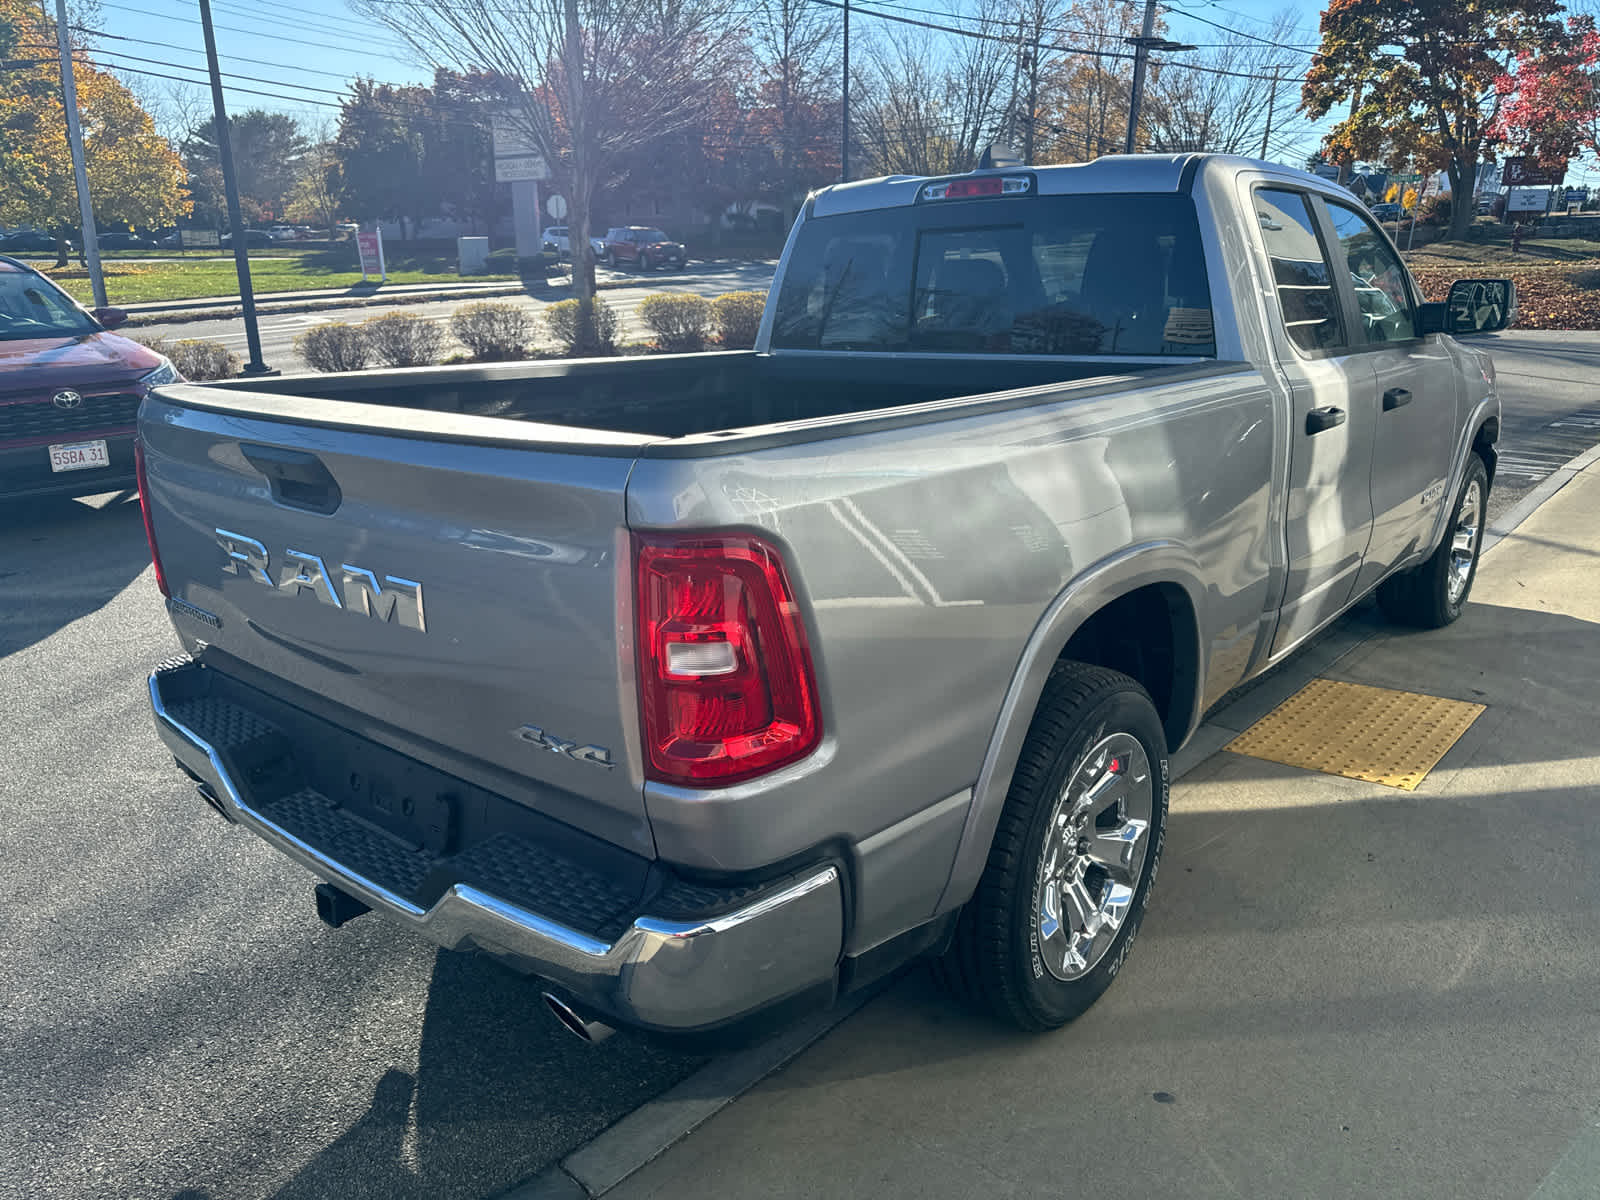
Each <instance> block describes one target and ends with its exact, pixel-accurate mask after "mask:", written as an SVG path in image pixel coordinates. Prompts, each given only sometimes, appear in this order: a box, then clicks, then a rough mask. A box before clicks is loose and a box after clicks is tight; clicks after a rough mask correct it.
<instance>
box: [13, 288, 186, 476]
mask: <svg viewBox="0 0 1600 1200" xmlns="http://www.w3.org/2000/svg"><path fill="white" fill-rule="evenodd" d="M125 320H127V314H126V313H124V312H123V311H122V310H121V309H119V308H97V309H95V310H94V311H93V312H90V311H88V310H86V309H84V308H83V307H81V306H80V305H79V304H78V303H77V301H75V300H73V299H72V297H71V296H69V295H67V294H66V293H65V292H64V291H62V290H61V289H60V288H58V287H57V286H56V285H55V284H54V283H52V282H51V281H50V280H49V279H47V278H46V277H45V276H43V275H41V274H40V273H39V272H38V271H35V270H34V269H33V268H32V267H30V266H28V265H27V264H26V263H23V262H19V261H18V260H17V259H14V258H6V257H4V256H0V501H4V500H11V499H16V498H18V497H24V496H45V495H63V496H86V495H91V494H93V493H96V492H110V491H117V490H119V489H122V488H129V487H133V486H134V482H135V470H134V455H133V424H134V416H135V414H136V413H137V412H138V410H139V402H140V401H141V400H143V399H144V397H145V394H146V393H147V392H149V390H150V389H151V388H153V387H158V386H160V385H161V384H163V383H175V382H177V381H178V379H179V378H180V377H179V375H178V372H177V371H176V370H175V369H174V368H173V365H172V364H171V363H170V362H168V361H167V359H166V358H164V357H162V356H161V355H159V354H157V353H156V352H155V351H154V350H151V349H149V348H147V347H145V346H141V345H140V344H139V343H138V342H134V341H130V340H129V339H127V338H125V337H119V336H118V335H117V334H114V333H112V332H110V331H111V330H112V329H114V328H116V327H117V326H118V325H120V324H122V322H123V321H125Z"/></svg>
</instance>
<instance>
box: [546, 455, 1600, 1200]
mask: <svg viewBox="0 0 1600 1200" xmlns="http://www.w3.org/2000/svg"><path fill="white" fill-rule="evenodd" d="M1597 517H1600V466H1593V467H1589V468H1588V469H1586V470H1583V471H1581V472H1578V473H1577V474H1575V476H1574V477H1573V478H1572V479H1571V481H1570V482H1569V483H1568V484H1567V485H1566V486H1565V487H1564V488H1563V489H1562V490H1561V491H1560V492H1559V493H1557V494H1556V495H1555V496H1554V497H1553V498H1552V499H1550V500H1549V501H1548V502H1547V503H1545V504H1544V506H1543V507H1542V508H1541V509H1539V511H1537V512H1536V513H1534V514H1533V515H1532V516H1531V517H1530V518H1529V519H1528V520H1527V521H1526V522H1525V523H1523V524H1522V525H1521V526H1520V527H1519V528H1518V529H1516V530H1515V531H1514V532H1512V533H1511V534H1509V535H1508V536H1506V537H1505V538H1503V539H1502V540H1501V541H1500V542H1499V543H1498V544H1497V545H1496V546H1495V547H1494V548H1493V549H1492V550H1491V551H1490V552H1489V553H1488V555H1487V556H1486V558H1485V560H1484V562H1483V564H1482V567H1481V570H1480V573H1479V576H1478V580H1477V583H1476V585H1475V588H1474V592H1473V599H1472V604H1471V607H1470V609H1469V610H1468V612H1467V613H1466V614H1465V616H1464V617H1463V618H1462V619H1461V620H1460V621H1459V622H1458V623H1457V624H1456V625H1454V626H1452V627H1451V628H1449V629H1446V630H1440V631H1437V632H1432V633H1406V632H1402V631H1398V630H1392V629H1389V628H1387V627H1383V626H1380V625H1379V624H1378V623H1377V620H1376V617H1375V615H1370V614H1368V615H1363V616H1360V617H1358V621H1357V625H1358V629H1357V632H1355V633H1353V634H1351V635H1349V636H1348V638H1347V640H1346V641H1345V643H1344V649H1345V650H1346V651H1347V653H1344V654H1343V656H1342V657H1338V656H1337V655H1338V650H1337V648H1335V649H1334V650H1332V651H1323V655H1324V658H1323V661H1322V662H1321V663H1319V664H1317V666H1316V669H1317V670H1318V671H1319V673H1321V674H1323V675H1325V676H1328V677H1331V678H1336V679H1344V680H1348V681H1352V682H1359V683H1366V684H1373V685H1378V686H1386V687H1394V688H1401V689H1406V690H1411V691H1420V692H1427V693H1431V694H1435V695H1440V696H1448V697H1454V698H1457V699H1462V700H1468V701H1476V702H1479V703H1482V704H1485V705H1487V706H1488V709H1487V711H1486V712H1485V713H1484V714H1483V715H1482V716H1480V717H1479V718H1478V720H1477V721H1476V723H1475V724H1474V725H1473V726H1472V728H1471V729H1470V730H1469V731H1468V732H1467V733H1466V735H1465V736H1464V737H1463V738H1462V739H1461V740H1460V741H1459V742H1458V743H1456V745H1455V746H1454V747H1453V748H1452V749H1451V750H1450V751H1449V753H1448V754H1447V755H1446V756H1445V758H1444V759H1443V761H1442V762H1440V764H1439V765H1438V766H1437V767H1436V768H1435V769H1434V770H1433V772H1432V773H1431V774H1430V775H1429V776H1428V777H1427V779H1425V780H1424V781H1423V783H1422V785H1421V786H1420V787H1419V788H1418V789H1417V790H1416V791H1415V792H1404V791H1399V790H1395V789H1391V788H1386V787H1382V786H1378V785H1374V784H1368V783H1363V782H1359V781H1355V780H1350V779H1345V778H1341V777H1336V776H1329V775H1321V774H1316V773H1312V772H1307V771H1302V770H1298V769H1294V768H1290V767H1284V766H1279V765H1276V764H1273V763H1270V762H1265V761H1262V760H1258V759H1253V758H1246V757H1242V756H1239V755H1236V754H1232V753H1228V752H1225V751H1224V752H1217V753H1213V754H1210V756H1209V757H1207V758H1205V759H1204V761H1202V762H1200V764H1199V765H1198V766H1196V767H1195V768H1194V769H1193V770H1192V771H1191V772H1190V773H1189V774H1188V775H1187V776H1186V777H1185V778H1184V779H1183V780H1182V781H1181V782H1180V783H1179V784H1177V785H1176V786H1175V787H1174V790H1173V802H1172V817H1171V827H1170V831H1169V835H1168V841H1167V853H1166V858H1165V860H1164V862H1163V866H1162V871H1161V878H1160V881H1159V884H1158V886H1157V889H1156V893H1155V900H1154V906H1153V908H1152V911H1151V913H1150V917H1149V919H1148V920H1147V921H1146V923H1145V926H1144V931H1143V933H1142V934H1141V937H1140V941H1139V944H1138V945H1137V946H1136V947H1135V949H1134V952H1133V954H1132V956H1131V957H1130V959H1129V962H1128V966H1127V968H1126V969H1125V970H1124V972H1123V974H1122V976H1121V978H1120V979H1119V980H1118V982H1117V984H1116V985H1115V987H1114V988H1113V989H1112V990H1111V991H1110V992H1109V993H1108V994H1107V995H1106V997H1105V998H1104V999H1102V1000H1101V1001H1100V1003H1099V1004H1098V1005H1096V1006H1095V1008H1093V1009H1092V1010H1091V1011H1090V1012H1089V1013H1088V1014H1087V1015H1086V1016H1085V1017H1083V1018H1082V1019H1080V1020H1079V1021H1077V1022H1076V1023H1075V1024H1073V1025H1070V1026H1068V1027H1067V1028H1065V1029H1063V1030H1061V1031H1059V1032H1057V1033H1055V1034H1051V1035H1046V1036H1042V1037H1028V1036H1023V1035H1019V1034H1015V1033H1010V1032H1007V1031H1006V1030H1003V1029H1001V1028H998V1027H997V1026H995V1025H993V1024H991V1023H990V1022H988V1021H986V1020H983V1019H981V1018H977V1017H973V1016H969V1015H966V1014H964V1013H962V1012H960V1011H959V1010H957V1009H956V1008H955V1007H954V1006H953V1005H952V1004H951V1003H950V1002H948V1001H947V1000H946V999H945V998H944V997H943V996H942V995H941V994H940V993H938V992H937V991H936V990H935V989H934V988H933V987H932V985H931V983H930V982H929V980H928V978H927V974H926V972H925V971H922V970H917V971H914V972H912V973H910V974H909V975H908V976H906V977H905V978H904V979H902V980H901V981H900V982H899V983H898V984H897V985H895V987H894V988H893V989H892V990H890V991H889V992H887V993H886V994H884V995H882V996H880V997H879V998H877V999H876V1000H874V1001H872V1002H870V1003H869V1004H868V1005H866V1007H865V1008H863V1009H862V1010H861V1011H860V1012H859V1013H858V1014H857V1015H855V1016H854V1017H853V1018H851V1019H850V1020H848V1021H846V1022H845V1023H844V1024H842V1025H840V1026H839V1027H838V1028H836V1029H835V1030H834V1031H833V1032H832V1033H831V1034H829V1035H828V1036H827V1037H826V1038H825V1039H823V1040H822V1041H820V1042H819V1043H817V1044H816V1045H815V1046H813V1047H812V1048H811V1049H809V1050H808V1051H806V1052H805V1053H803V1054H802V1055H801V1056H800V1057H799V1058H797V1059H796V1060H795V1061H794V1062H793V1063H792V1064H791V1065H790V1066H789V1067H787V1068H786V1069H784V1070H783V1071H781V1072H779V1073H777V1074H775V1075H773V1076H771V1077H770V1078H768V1079H767V1080H765V1081H764V1082H763V1083H761V1084H760V1085H758V1086H757V1087H756V1088H755V1089H753V1090H752V1091H751V1092H749V1093H748V1094H747V1095H745V1096H744V1097H743V1098H742V1099H740V1100H739V1101H737V1102H736V1103H734V1104H732V1105H730V1106H728V1107H727V1108H725V1109H723V1110H722V1112H721V1113H720V1114H719V1115H717V1116H715V1117H713V1118H712V1119H711V1120H709V1121H708V1122H707V1123H706V1124H704V1125H703V1126H701V1127H700V1128H699V1129H698V1130H697V1131H696V1132H694V1133H692V1134H691V1135H690V1136H689V1137H687V1138H686V1139H684V1140H683V1141H681V1142H679V1143H678V1144H677V1145H675V1146H673V1147H672V1148H671V1149H669V1150H667V1151H666V1152H665V1153H664V1154H662V1155H661V1156H660V1157H659V1158H657V1159H656V1160H655V1161H653V1162H651V1163H650V1164H649V1165H647V1166H645V1167H644V1168H643V1169H642V1170H640V1171H638V1172H637V1173H636V1174H634V1175H632V1176H631V1177H630V1178H628V1179H627V1180H625V1181H624V1182H623V1183H622V1184H621V1185H620V1186H618V1187H617V1188H615V1189H614V1190H612V1191H610V1192H609V1193H607V1194H608V1195H610V1196H616V1197H627V1198H629V1200H637V1198H643V1197H685V1198H688V1197H697V1198H698V1197H704V1196H726V1197H746V1196H750V1197H756V1196H760V1197H802V1196H804V1197H810V1196H827V1197H834V1196H853V1195H872V1196H873V1197H875V1198H879V1200H886V1198H889V1197H899V1196H904V1197H928V1196H938V1197H946V1196H948V1197H966V1196H984V1197H999V1196H1046V1195H1050V1196H1067V1195H1071V1196H1084V1195H1096V1194H1104V1195H1115V1196H1127V1197H1133V1196H1141V1197H1143V1196H1183V1197H1193V1196H1252V1197H1254V1196H1287V1195H1313V1196H1349V1195H1358V1196H1475V1197H1480V1196H1521V1197H1525V1196H1530V1195H1531V1196H1537V1197H1539V1198H1540V1200H1552V1198H1554V1197H1578V1196H1595V1195H1597V1194H1600V1053H1596V1051H1597V1049H1600V1045H1597V1043H1600V872H1597V871H1596V869H1595V867H1596V862H1597V860H1600V819H1597V816H1600V809H1597V806H1600V719H1597V714H1596V705H1595V699H1594V691H1595V681H1596V680H1597V679H1600V624H1597V622H1600V588H1597V586H1596V585H1597V582H1600V520H1597ZM1362 622H1365V628H1364V629H1361V628H1359V626H1360V625H1361V623H1362ZM1363 633H1367V634H1370V635H1371V636H1370V637H1367V638H1366V639H1365V640H1361V635H1362V634H1363ZM1352 647H1353V648H1352ZM1290 682H1291V684H1293V682H1294V681H1293V680H1291V681H1290ZM1288 690H1293V688H1292V686H1291V687H1290V688H1289V689H1288ZM1284 691H1285V688H1284V687H1283V686H1282V684H1278V683H1271V684H1269V685H1266V686H1263V687H1261V688H1259V689H1257V690H1256V691H1254V692H1252V693H1250V694H1249V695H1247V696H1246V697H1245V699H1244V700H1243V701H1241V702H1240V703H1238V704H1236V705H1234V706H1233V708H1232V709H1230V710H1228V711H1227V712H1225V713H1224V714H1223V720H1222V722H1221V723H1220V724H1213V726H1212V727H1211V729H1210V730H1209V731H1208V733H1207V738H1208V739H1209V741H1210V742H1211V743H1212V745H1213V746H1214V745H1216V744H1220V743H1221V742H1223V741H1226V740H1227V739H1228V738H1229V737H1230V736H1231V732H1230V731H1231V730H1232V729H1235V728H1237V729H1243V728H1245V727H1246V726H1247V725H1248V724H1249V723H1250V722H1251V721H1253V720H1254V719H1255V718H1256V716H1259V715H1261V714H1263V713H1264V712H1265V711H1267V710H1268V709H1270V708H1271V707H1272V706H1273V705H1274V704H1276V703H1277V702H1278V700H1279V699H1281V698H1282V694H1283V693H1284ZM1210 749H1211V746H1202V747H1201V748H1200V749H1199V750H1197V751H1193V752H1192V753H1200V754H1204V753H1205V752H1207V751H1209V750H1210ZM565 1183H566V1185H567V1186H566V1190H564V1191H563V1193H562V1194H570V1195H581V1194H585V1193H584V1192H583V1191H582V1189H580V1188H579V1187H578V1185H577V1183H575V1182H574V1181H573V1180H571V1179H570V1178H569V1179H567V1180H566V1181H565ZM550 1194H552V1195H553V1194H556V1192H554V1191H552V1192H550Z"/></svg>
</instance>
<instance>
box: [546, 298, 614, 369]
mask: <svg viewBox="0 0 1600 1200" xmlns="http://www.w3.org/2000/svg"><path fill="white" fill-rule="evenodd" d="M590 303H591V304H593V306H594V307H593V308H592V309H591V310H589V311H587V312H586V311H585V310H584V304H583V301H581V300H562V301H560V302H559V303H557V304H552V305H551V306H550V307H549V308H547V309H545V312H544V320H545V324H546V325H548V326H549V328H550V336H551V337H553V338H555V340H556V341H557V342H558V343H559V344H560V346H561V350H562V353H564V354H569V355H570V354H614V353H616V349H617V314H616V313H614V312H612V311H611V308H610V306H608V305H607V304H606V302H605V301H604V300H602V299H600V297H599V296H596V297H595V298H594V299H593V300H592V301H591V302H590Z"/></svg>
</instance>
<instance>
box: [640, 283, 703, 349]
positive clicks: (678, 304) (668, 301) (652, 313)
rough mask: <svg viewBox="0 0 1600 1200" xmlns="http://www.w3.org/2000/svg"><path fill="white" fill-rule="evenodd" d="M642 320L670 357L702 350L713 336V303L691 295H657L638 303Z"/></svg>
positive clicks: (674, 293)
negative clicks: (671, 354) (675, 354)
mask: <svg viewBox="0 0 1600 1200" xmlns="http://www.w3.org/2000/svg"><path fill="white" fill-rule="evenodd" d="M639 319H640V320H642V321H643V322H644V323H645V324H646V325H648V326H650V328H651V329H652V330H653V331H654V332H655V335H656V341H657V343H658V344H659V345H660V346H661V348H662V349H663V350H665V351H667V352H668V353H669V354H670V353H676V352H686V351H692V350H703V349H705V345H706V335H707V334H708V333H710V332H711V302H710V301H709V300H707V299H706V298H705V297H704V296H696V295H692V294H691V293H688V292H657V293H656V294H655V295H653V296H646V297H645V298H644V299H643V300H641V301H640V302H639Z"/></svg>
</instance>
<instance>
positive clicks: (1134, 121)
mask: <svg viewBox="0 0 1600 1200" xmlns="http://www.w3.org/2000/svg"><path fill="white" fill-rule="evenodd" d="M1155 31H1156V0H1144V28H1143V29H1142V30H1140V32H1139V40H1138V41H1136V42H1134V44H1133V91H1132V93H1131V94H1130V95H1129V97H1128V136H1127V138H1126V139H1125V140H1124V141H1123V144H1122V152H1123V153H1124V154H1132V153H1133V144H1134V138H1135V137H1136V136H1137V135H1138V133H1139V105H1140V104H1141V103H1142V102H1143V100H1144V67H1145V62H1146V61H1147V60H1148V59H1149V57H1150V48H1149V44H1150V42H1151V41H1152V40H1154V39H1153V36H1152V35H1153V34H1154V33H1155Z"/></svg>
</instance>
